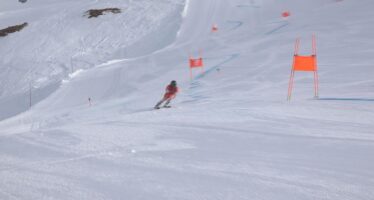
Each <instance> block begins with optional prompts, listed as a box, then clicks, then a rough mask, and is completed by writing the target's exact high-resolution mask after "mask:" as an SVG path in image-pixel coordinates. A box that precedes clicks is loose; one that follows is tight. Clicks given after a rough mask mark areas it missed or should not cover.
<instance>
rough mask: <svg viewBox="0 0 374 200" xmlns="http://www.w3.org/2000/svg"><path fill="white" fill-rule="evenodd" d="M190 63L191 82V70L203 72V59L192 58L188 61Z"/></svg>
mask: <svg viewBox="0 0 374 200" xmlns="http://www.w3.org/2000/svg"><path fill="white" fill-rule="evenodd" d="M189 63H190V67H189V68H190V79H191V80H192V78H193V77H192V69H193V68H201V69H202V70H203V72H204V63H203V58H202V57H201V56H200V57H199V58H192V57H190V59H189Z"/></svg>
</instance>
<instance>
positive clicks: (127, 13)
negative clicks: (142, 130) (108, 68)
mask: <svg viewBox="0 0 374 200" xmlns="http://www.w3.org/2000/svg"><path fill="white" fill-rule="evenodd" d="M107 7H116V8H120V9H121V10H122V13H120V14H116V15H113V14H107V15H104V16H100V17H99V18H91V19H87V17H84V15H86V14H85V12H86V11H87V10H89V9H100V8H107ZM0 9H1V10H0V11H1V13H2V14H1V15H0V27H4V28H5V27H8V26H12V25H16V24H21V23H24V22H28V23H29V25H28V26H27V27H26V28H25V29H24V30H22V31H21V32H18V33H16V34H11V35H9V36H8V37H5V38H0V41H1V46H2V48H1V49H0V55H1V61H0V65H1V73H0V79H1V80H4V81H2V83H1V84H0V91H1V92H0V105H2V106H1V107H2V108H1V110H0V112H1V114H0V119H5V118H7V117H10V116H12V115H15V114H18V113H19V112H22V111H24V110H26V109H28V108H29V98H28V95H29V84H30V82H31V84H32V86H33V87H34V91H33V92H34V93H35V94H34V95H33V96H34V98H33V99H32V101H33V104H35V103H37V102H38V101H40V100H42V99H44V98H45V97H46V96H48V95H49V94H51V93H52V92H53V91H55V90H56V89H57V88H58V87H59V85H60V83H61V80H62V79H63V78H65V77H67V76H68V74H69V73H72V72H74V71H76V70H79V69H90V68H93V67H94V66H96V65H99V64H101V63H103V62H106V61H108V60H112V59H116V58H131V57H138V56H142V55H145V54H148V52H150V51H154V50H156V49H159V48H162V47H163V46H166V45H168V44H169V43H170V42H172V41H173V40H174V38H175V37H176V32H177V30H178V28H179V24H180V21H181V16H180V10H181V9H183V1H175V2H174V3H170V2H169V1H159V3H157V4H155V3H153V2H152V1H146V0H142V1H118V0H105V1H94V0H82V1H72V0H69V1H47V0H36V1H31V2H27V3H24V4H21V3H18V1H14V0H5V1H2V2H1V3H0ZM10 9H12V10H10ZM114 27H115V28H114ZM151 33H152V34H151ZM155 38H157V40H158V41H157V43H155V42H153V40H155ZM150 46H151V48H150ZM128 49H131V51H128ZM9 108H10V109H9ZM14 108H17V109H14Z"/></svg>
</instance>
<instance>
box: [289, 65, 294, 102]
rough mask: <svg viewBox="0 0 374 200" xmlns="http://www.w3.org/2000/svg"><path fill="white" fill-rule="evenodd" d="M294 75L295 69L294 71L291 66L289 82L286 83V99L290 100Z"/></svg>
mask: <svg viewBox="0 0 374 200" xmlns="http://www.w3.org/2000/svg"><path fill="white" fill-rule="evenodd" d="M294 76H295V71H294V70H293V68H292V70H291V75H290V81H289V83H288V96H287V100H288V101H290V100H291V95H292V88H293V81H294Z"/></svg>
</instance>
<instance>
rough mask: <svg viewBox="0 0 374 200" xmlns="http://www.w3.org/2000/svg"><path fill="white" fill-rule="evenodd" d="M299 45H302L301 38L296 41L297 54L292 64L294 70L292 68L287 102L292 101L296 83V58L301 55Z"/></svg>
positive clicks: (295, 53)
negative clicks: (294, 83)
mask: <svg viewBox="0 0 374 200" xmlns="http://www.w3.org/2000/svg"><path fill="white" fill-rule="evenodd" d="M299 45H300V38H297V39H296V41H295V52H294V56H293V63H292V68H291V75H290V80H289V83H288V96H287V100H288V101H290V100H291V95H292V89H293V82H294V77H295V70H294V67H295V56H296V55H298V54H299Z"/></svg>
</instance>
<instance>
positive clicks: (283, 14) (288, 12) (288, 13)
mask: <svg viewBox="0 0 374 200" xmlns="http://www.w3.org/2000/svg"><path fill="white" fill-rule="evenodd" d="M290 15H291V13H290V11H284V12H283V13H282V17H289V16H290Z"/></svg>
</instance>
